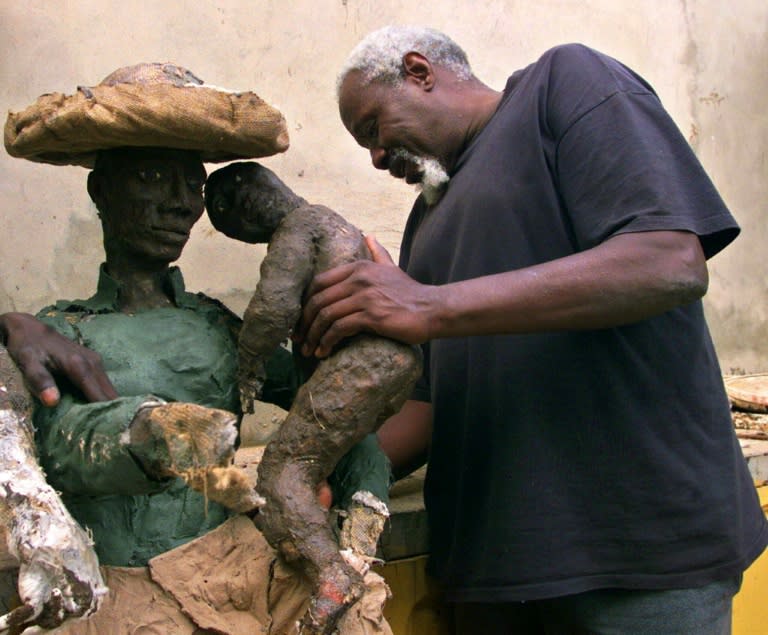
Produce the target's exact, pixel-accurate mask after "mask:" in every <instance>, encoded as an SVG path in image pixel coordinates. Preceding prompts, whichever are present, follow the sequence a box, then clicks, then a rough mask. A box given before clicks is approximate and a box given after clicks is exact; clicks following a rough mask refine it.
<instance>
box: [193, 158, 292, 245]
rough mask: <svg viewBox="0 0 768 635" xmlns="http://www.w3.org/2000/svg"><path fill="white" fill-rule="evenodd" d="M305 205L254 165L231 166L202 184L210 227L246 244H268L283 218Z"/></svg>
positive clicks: (276, 180)
mask: <svg viewBox="0 0 768 635" xmlns="http://www.w3.org/2000/svg"><path fill="white" fill-rule="evenodd" d="M305 204H306V201H305V200H304V199H303V198H301V197H300V196H298V195H297V194H296V193H294V192H293V190H291V188H289V187H288V186H287V185H286V184H285V183H283V182H282V181H281V180H280V179H279V178H278V177H277V175H276V174H275V173H274V172H272V170H270V169H268V168H265V167H264V166H263V165H261V164H259V163H256V162H254V161H246V162H241V163H231V164H230V165H228V166H226V167H223V168H220V169H218V170H216V171H215V172H213V173H212V174H211V175H210V176H209V177H208V180H207V181H206V182H205V209H206V210H207V212H208V217H209V218H210V219H211V224H212V225H213V226H214V227H215V228H216V229H218V230H219V231H220V232H222V233H224V234H226V235H227V236H229V237H230V238H235V239H237V240H242V241H244V242H247V243H268V242H269V240H270V239H271V238H272V234H273V233H274V232H275V229H277V226H278V225H279V224H280V221H282V220H283V218H284V217H285V216H286V214H289V213H290V212H292V211H293V210H294V209H296V208H298V207H301V206H302V205H305Z"/></svg>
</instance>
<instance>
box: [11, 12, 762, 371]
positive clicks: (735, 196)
mask: <svg viewBox="0 0 768 635" xmlns="http://www.w3.org/2000/svg"><path fill="white" fill-rule="evenodd" d="M396 22H399V23H422V24H428V25H431V26H434V27H436V28H439V29H441V30H444V31H446V32H447V33H449V34H450V35H452V36H453V37H454V38H455V39H456V40H457V41H458V42H459V43H461V44H462V46H464V48H465V50H466V51H467V53H468V54H469V57H470V61H471V62H472V64H473V67H474V69H475V71H476V73H477V74H478V76H479V77H481V78H482V79H483V80H485V81H486V83H488V84H490V85H491V86H493V87H494V88H501V87H503V84H504V81H505V79H506V77H507V76H508V75H509V74H510V73H511V72H512V71H513V70H515V69H516V68H518V67H520V66H522V65H525V64H527V63H529V62H531V61H533V60H534V59H535V58H536V57H538V56H539V55H540V54H541V53H542V52H543V51H544V50H546V49H547V48H548V47H550V46H553V45H556V44H560V43H564V42H571V41H580V42H583V43H585V44H587V45H589V46H593V47H595V48H598V49H601V50H602V51H604V52H607V53H609V54H611V55H613V56H615V57H617V58H619V59H621V60H622V61H623V62H625V63H627V64H628V65H630V66H632V67H633V68H635V69H636V70H637V71H639V72H640V73H641V74H642V75H644V76H645V77H646V78H647V79H648V80H649V81H650V82H651V83H652V84H653V85H654V86H655V87H656V89H657V91H658V92H659V94H660V96H661V98H662V100H663V102H664V103H665V104H666V106H667V108H668V109H669V111H670V112H671V114H672V116H673V117H674V119H675V121H676V122H677V123H678V125H679V126H680V128H681V129H682V130H683V132H684V133H685V135H686V136H687V137H688V138H689V139H690V141H691V143H692V145H693V147H694V148H695V150H696V152H697V153H698V155H699V157H700V158H701V160H702V162H703V163H704V165H705V167H706V168H707V169H708V171H709V173H710V174H711V176H712V178H713V180H714V181H715V184H716V185H717V187H718V188H719V189H720V191H721V193H722V195H723V197H724V198H725V200H726V202H727V203H728V204H729V205H730V206H731V209H732V211H733V213H734V215H735V216H736V217H737V219H738V220H739V222H740V223H741V224H742V227H743V233H742V236H741V237H740V238H739V239H738V240H737V241H736V243H735V244H734V245H733V246H731V247H730V248H729V249H727V250H726V251H725V252H723V253H722V254H720V255H718V256H716V257H715V258H714V259H713V260H712V261H711V266H710V271H711V284H710V292H709V294H708V296H707V300H706V303H707V312H708V315H709V318H710V324H711V326H712V331H713V334H714V337H715V341H716V344H717V347H718V351H719V354H720V357H721V361H722V364H723V367H724V369H725V370H728V369H729V368H731V367H741V368H743V369H745V370H748V371H759V370H768V288H767V286H768V260H767V259H766V255H765V254H766V244H768V223H766V220H765V218H764V214H763V205H764V201H765V200H766V199H768V184H767V183H766V178H765V177H766V152H767V150H768V114H766V113H767V110H766V108H765V106H764V104H765V101H766V97H768V95H766V93H767V92H768V80H767V77H768V74H767V73H766V65H767V63H768V40H767V38H766V30H767V29H768V4H766V3H765V2H764V0H735V1H734V2H724V1H722V0H679V1H673V0H646V1H644V2H634V1H628V0H581V1H577V0H573V1H566V0H542V1H541V2H530V1H527V0H526V1H522V0H520V1H518V0H506V1H501V0H475V1H474V2H466V1H463V0H440V1H439V2H438V1H424V2H420V3H415V2H408V3H406V2H401V1H392V0H390V1H388V2H374V1H373V0H293V1H292V0H247V1H246V0H240V1H236V0H220V1H218V2H205V1H203V2H194V3H193V2H180V1H176V2H174V1H173V0H172V1H171V2H165V3H159V2H154V1H151V2H150V1H136V0H134V1H125V0H121V1H116V0H69V1H64V0H55V1H52V0H27V1H26V2H17V1H15V0H0V77H1V78H2V81H1V83H2V85H1V86H0V106H2V107H3V108H4V109H6V110H8V109H10V110H20V109H22V108H24V107H26V106H27V105H29V104H30V103H31V102H32V101H33V100H34V99H35V98H36V97H37V96H38V95H40V94H41V93H44V92H51V91H60V92H65V93H71V92H73V91H74V90H75V88H76V86H77V85H79V84H86V85H88V84H95V83H98V81H100V80H101V79H102V78H103V77H104V76H105V75H107V74H108V73H109V72H111V71H112V70H114V69H115V68H117V67H120V66H125V65H128V64H133V63H137V62H143V61H173V62H176V63H178V64H180V65H182V66H186V67H187V68H189V69H191V70H192V71H193V72H195V73H196V74H197V75H198V76H200V77H202V78H203V79H204V80H205V81H206V82H208V83H211V84H215V85H218V86H225V87H228V88H233V89H252V90H255V91H256V92H257V93H259V94H260V95H261V96H262V97H264V98H265V99H266V100H267V101H269V102H271V103H273V104H274V105H276V106H277V107H279V108H280V109H281V110H282V111H283V113H284V114H285V116H286V118H287V120H288V122H289V130H290V133H291V142H292V144H291V148H290V149H289V150H288V152H287V153H286V154H284V155H280V156H277V157H271V158H269V159H266V160H265V163H266V164H267V165H269V166H270V167H272V168H273V169H275V170H276V171H277V172H278V173H279V174H281V175H282V176H283V178H284V179H285V180H286V181H287V182H288V183H289V185H291V186H292V187H294V188H295V189H296V190H297V191H299V192H300V193H302V194H303V195H304V196H305V198H308V199H309V200H311V201H314V202H318V203H324V204H327V205H329V206H331V207H334V208H336V209H337V210H338V211H340V212H342V213H343V214H345V215H346V216H347V217H349V218H350V219H351V220H353V221H354V222H356V223H357V224H358V225H359V226H360V227H361V228H362V229H364V230H365V231H366V232H368V233H374V234H376V235H377V236H378V237H379V239H380V240H381V241H382V242H384V243H385V245H387V246H388V247H390V248H392V249H393V251H396V248H397V245H398V242H399V239H400V232H401V229H402V226H403V222H404V219H405V216H406V214H407V211H408V209H409V207H410V201H411V199H412V198H413V191H412V190H411V188H410V186H407V185H404V184H402V183H400V182H397V181H395V180H394V179H392V178H391V177H389V176H388V175H387V174H385V173H380V172H376V171H374V170H373V169H372V168H371V167H370V164H369V162H368V155H367V153H366V152H364V151H363V150H361V149H360V148H358V147H357V146H356V145H355V144H354V142H353V141H352V139H351V138H350V137H349V136H348V135H347V133H346V132H345V131H344V129H343V128H342V126H341V124H340V122H339V120H338V116H337V112H336V104H335V97H334V82H335V74H336V70H337V68H338V67H339V65H340V64H341V62H342V61H343V59H344V57H345V56H346V53H347V52H348V51H349V49H350V48H351V47H352V46H353V45H354V44H355V43H356V42H357V41H358V40H359V39H360V37H362V36H363V35H364V34H365V33H367V32H368V31H370V30H372V29H374V28H377V27H379V26H383V25H385V24H389V23H396ZM85 177H86V171H85V170H84V169H82V168H77V167H54V166H47V165H39V164H33V163H30V162H26V161H20V160H17V159H11V158H10V157H8V156H7V155H6V154H5V153H2V154H1V155H0V197H1V199H0V200H2V208H1V209H0V254H2V258H0V312H2V311H6V310H27V311H29V310H35V309H36V308H39V307H40V306H42V305H43V304H46V303H48V302H50V301H52V300H54V299H57V298H63V297H67V298H72V297H82V296H86V295H89V294H90V293H91V291H92V288H93V285H94V280H95V270H96V267H97V265H98V263H99V262H100V259H101V246H100V242H99V241H100V228H99V225H98V223H97V220H96V216H95V214H94V211H93V209H92V207H91V204H90V202H89V201H88V199H87V195H86V192H85ZM261 253H262V252H260V251H258V250H257V249H254V248H252V247H244V246H241V245H238V244H234V243H233V242H231V241H228V240H227V239H225V238H223V237H222V236H219V235H216V234H215V233H214V232H213V231H212V230H211V228H210V226H209V225H208V224H207V220H206V219H203V220H202V221H201V222H200V223H199V225H198V226H197V227H196V229H195V232H194V234H193V237H192V240H191V241H190V244H189V246H188V247H187V251H186V252H185V254H184V256H183V258H182V260H181V262H180V264H181V266H182V267H183V269H184V272H185V277H186V278H187V282H188V286H189V287H190V288H191V289H193V290H203V291H205V292H207V293H209V294H211V295H214V296H216V297H219V298H220V299H222V300H225V301H226V302H228V303H229V304H230V306H232V308H233V309H234V310H236V311H240V310H242V308H243V307H244V304H245V302H246V300H247V298H248V296H249V293H250V290H251V289H252V288H253V285H254V283H255V280H256V276H257V270H258V261H259V259H260V256H261Z"/></svg>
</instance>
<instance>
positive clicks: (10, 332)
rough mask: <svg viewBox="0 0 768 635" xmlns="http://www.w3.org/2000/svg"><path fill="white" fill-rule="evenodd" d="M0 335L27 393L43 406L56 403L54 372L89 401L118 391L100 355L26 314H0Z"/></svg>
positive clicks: (57, 399) (109, 397)
mask: <svg viewBox="0 0 768 635" xmlns="http://www.w3.org/2000/svg"><path fill="white" fill-rule="evenodd" d="M0 336H2V339H3V340H4V341H5V346H6V348H7V349H8V352H9V353H10V355H11V357H12V358H13V361H14V362H15V363H16V366H18V368H19V370H20V371H21V373H22V375H24V381H25V382H26V384H27V387H28V388H29V390H30V392H31V393H32V394H33V395H34V396H35V397H37V398H38V399H39V400H40V401H41V402H42V403H43V405H45V406H55V405H56V404H57V403H59V398H60V393H59V388H58V386H57V385H56V381H55V379H54V375H61V376H64V377H66V378H67V379H68V380H69V381H70V382H72V384H74V385H75V386H76V387H77V388H79V389H80V390H81V391H82V392H83V394H84V395H85V398H86V399H88V401H108V400H110V399H115V398H117V396H118V394H117V391H116V390H115V388H114V386H113V385H112V382H110V380H109V378H108V377H107V375H106V373H105V372H104V367H103V366H102V363H101V356H99V355H98V354H97V353H95V352H93V351H92V350H90V349H88V348H86V347H84V346H81V345H79V344H77V343H76V342H73V341H71V340H69V339H67V338H66V337H64V336H63V335H61V334H59V333H57V332H56V331H54V330H53V329H52V328H51V327H49V326H48V325H46V324H43V323H42V322H40V321H39V320H37V319H36V318H35V317H33V316H32V315H29V314H26V313H4V314H2V315H0Z"/></svg>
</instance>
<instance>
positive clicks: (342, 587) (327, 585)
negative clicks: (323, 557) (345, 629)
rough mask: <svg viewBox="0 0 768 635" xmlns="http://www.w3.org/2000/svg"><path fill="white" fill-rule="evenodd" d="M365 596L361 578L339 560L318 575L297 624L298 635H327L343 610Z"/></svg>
mask: <svg viewBox="0 0 768 635" xmlns="http://www.w3.org/2000/svg"><path fill="white" fill-rule="evenodd" d="M363 593H365V584H364V583H363V578H362V576H361V575H360V574H359V573H357V571H355V570H354V569H352V568H351V567H349V566H347V565H346V563H344V561H343V560H340V561H339V562H338V563H333V564H331V565H329V566H327V567H326V568H325V569H324V570H322V571H321V572H320V577H319V580H318V584H317V590H316V591H315V594H314V595H313V596H312V598H311V599H310V603H309V609H308V610H307V612H306V614H305V615H304V618H303V619H302V621H301V627H300V629H299V633H300V635H331V634H332V633H333V632H334V631H335V629H336V625H337V624H338V622H339V620H340V619H341V617H342V616H343V615H344V613H346V611H347V609H349V607H350V606H352V605H353V604H354V603H355V602H357V601H358V600H359V599H360V598H361V597H363Z"/></svg>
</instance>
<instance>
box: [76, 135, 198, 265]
mask: <svg viewBox="0 0 768 635" xmlns="http://www.w3.org/2000/svg"><path fill="white" fill-rule="evenodd" d="M89 178H90V179H91V180H93V183H91V180H89V191H90V192H91V196H92V198H93V199H94V202H95V203H96V206H97V207H98V209H99V212H100V215H101V219H102V225H103V228H104V246H105V249H106V251H107V256H108V258H109V257H113V258H114V257H121V258H131V259H134V260H137V262H140V261H141V260H142V259H143V260H145V261H152V262H166V263H170V262H173V261H174V260H177V259H178V258H179V256H181V252H182V250H183V249H184V245H186V244H187V240H189V235H190V232H191V230H192V227H193V226H194V224H195V223H196V222H197V221H198V219H199V218H200V216H201V215H202V213H203V184H204V183H205V168H204V167H203V164H202V162H201V160H200V157H199V156H198V155H197V153H195V152H188V151H184V150H166V149H154V148H135V149H120V150H113V151H109V157H108V158H107V160H105V161H104V162H103V163H102V164H100V165H99V166H97V169H96V170H95V171H94V172H93V173H92V174H91V177H89Z"/></svg>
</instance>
